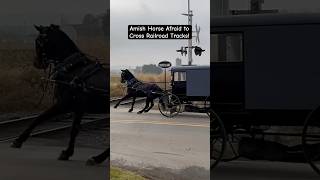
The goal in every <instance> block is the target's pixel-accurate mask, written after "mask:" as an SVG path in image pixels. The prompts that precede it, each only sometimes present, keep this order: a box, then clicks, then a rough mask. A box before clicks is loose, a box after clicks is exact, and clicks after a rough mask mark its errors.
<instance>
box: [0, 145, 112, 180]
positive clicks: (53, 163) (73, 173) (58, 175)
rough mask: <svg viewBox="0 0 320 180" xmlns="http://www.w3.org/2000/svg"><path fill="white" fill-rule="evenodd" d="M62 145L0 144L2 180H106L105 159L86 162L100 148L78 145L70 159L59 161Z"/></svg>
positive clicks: (0, 176) (0, 177)
mask: <svg viewBox="0 0 320 180" xmlns="http://www.w3.org/2000/svg"><path fill="white" fill-rule="evenodd" d="M62 149H63V147H54V146H40V145H25V146H24V147H23V148H22V149H12V148H9V144H8V143H1V144H0V159H1V161H0V179H1V180H25V179H30V180H70V179H76V180H88V179H90V180H106V179H108V178H107V177H108V176H109V175H108V173H107V172H108V171H107V169H108V163H107V162H105V163H103V164H102V165H100V166H96V167H88V166H85V162H86V159H87V158H88V157H90V156H92V155H94V154H97V153H99V152H101V150H94V149H89V148H78V149H77V152H76V154H75V155H74V157H73V158H72V160H70V161H58V160H56V159H57V156H58V154H59V152H60V151H61V150H62Z"/></svg>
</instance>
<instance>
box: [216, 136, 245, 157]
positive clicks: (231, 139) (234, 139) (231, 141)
mask: <svg viewBox="0 0 320 180" xmlns="http://www.w3.org/2000/svg"><path fill="white" fill-rule="evenodd" d="M240 139H241V138H240V137H238V136H237V135H236V134H227V136H226V146H225V150H224V154H223V156H222V158H221V161H223V162H228V161H233V160H236V159H238V158H239V157H240V155H239V151H238V149H239V142H240Z"/></svg>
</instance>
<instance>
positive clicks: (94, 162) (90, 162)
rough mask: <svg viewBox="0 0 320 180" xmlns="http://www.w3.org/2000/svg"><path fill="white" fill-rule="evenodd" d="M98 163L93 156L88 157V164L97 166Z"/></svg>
mask: <svg viewBox="0 0 320 180" xmlns="http://www.w3.org/2000/svg"><path fill="white" fill-rule="evenodd" d="M97 164H98V163H97V162H96V161H95V160H94V159H93V158H90V159H88V160H87V162H86V165H87V166H95V165H97Z"/></svg>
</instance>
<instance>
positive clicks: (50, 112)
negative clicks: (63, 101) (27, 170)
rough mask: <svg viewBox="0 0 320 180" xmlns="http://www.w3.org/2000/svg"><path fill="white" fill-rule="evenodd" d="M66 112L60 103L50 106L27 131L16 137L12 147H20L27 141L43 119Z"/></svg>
mask: <svg viewBox="0 0 320 180" xmlns="http://www.w3.org/2000/svg"><path fill="white" fill-rule="evenodd" d="M64 112H65V109H64V108H63V107H62V106H61V105H60V104H55V105H53V106H52V107H51V108H49V109H48V110H46V111H45V112H43V113H42V114H40V115H39V116H38V117H37V118H36V119H35V120H34V121H33V122H32V123H31V124H30V125H29V127H28V128H27V129H26V130H25V131H23V133H22V134H21V135H20V136H19V137H18V138H17V139H15V140H14V141H13V142H12V144H11V147H13V148H20V147H21V146H22V144H23V142H25V141H26V140H27V139H28V137H29V136H30V134H31V133H32V131H33V130H34V128H35V127H37V126H38V125H39V124H41V123H42V122H43V121H45V120H48V119H50V118H53V117H55V116H57V115H59V114H62V113H64Z"/></svg>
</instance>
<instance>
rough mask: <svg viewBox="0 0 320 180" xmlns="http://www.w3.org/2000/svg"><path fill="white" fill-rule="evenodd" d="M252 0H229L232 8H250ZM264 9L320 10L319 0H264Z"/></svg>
mask: <svg viewBox="0 0 320 180" xmlns="http://www.w3.org/2000/svg"><path fill="white" fill-rule="evenodd" d="M249 2H250V0H229V6H230V9H249V6H250V5H249ZM262 7H263V9H280V10H284V11H289V12H320V1H319V0H264V4H263V6H262Z"/></svg>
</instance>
